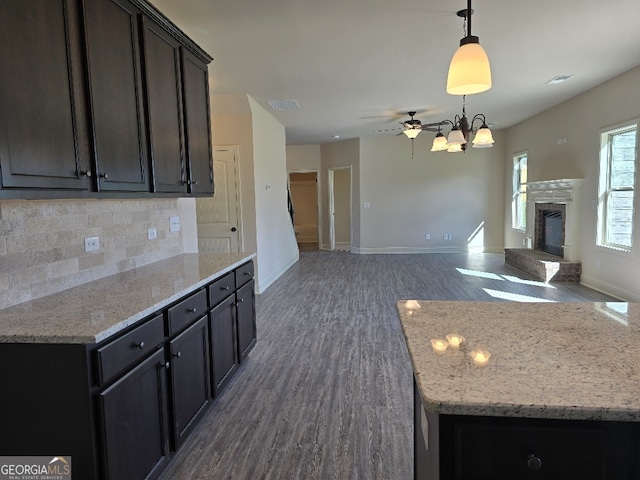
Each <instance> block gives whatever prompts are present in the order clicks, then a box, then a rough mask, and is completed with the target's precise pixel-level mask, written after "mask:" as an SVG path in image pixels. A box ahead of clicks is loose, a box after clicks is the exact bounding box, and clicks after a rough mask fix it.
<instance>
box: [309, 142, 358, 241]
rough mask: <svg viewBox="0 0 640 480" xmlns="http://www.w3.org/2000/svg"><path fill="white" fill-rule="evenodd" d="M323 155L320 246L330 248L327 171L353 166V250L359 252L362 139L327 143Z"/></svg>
mask: <svg viewBox="0 0 640 480" xmlns="http://www.w3.org/2000/svg"><path fill="white" fill-rule="evenodd" d="M320 152H321V155H322V166H321V169H322V171H321V174H320V177H321V181H320V182H319V188H320V185H322V186H323V187H322V190H321V193H322V194H321V198H322V203H321V205H322V206H321V211H322V220H321V221H322V245H321V246H320V248H324V249H327V248H329V218H328V212H329V196H328V192H327V187H326V185H328V182H327V172H328V170H329V169H330V168H334V167H347V166H351V176H352V182H351V198H352V207H351V233H352V237H351V251H352V252H356V253H357V252H358V251H359V248H360V209H359V208H358V206H359V204H360V139H359V138H354V139H350V140H343V141H341V142H333V143H325V144H323V145H321V146H320Z"/></svg>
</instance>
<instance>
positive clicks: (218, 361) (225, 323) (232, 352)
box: [210, 295, 238, 395]
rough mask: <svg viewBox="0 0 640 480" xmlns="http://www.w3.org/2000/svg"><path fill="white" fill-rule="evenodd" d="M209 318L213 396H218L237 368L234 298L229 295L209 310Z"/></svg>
mask: <svg viewBox="0 0 640 480" xmlns="http://www.w3.org/2000/svg"><path fill="white" fill-rule="evenodd" d="M210 316H211V328H210V330H211V365H212V370H213V371H212V376H213V382H212V383H213V394H214V395H218V393H220V392H221V391H222V389H223V388H224V387H225V386H226V385H227V383H228V382H229V380H231V377H233V374H234V373H235V371H236V368H237V367H238V343H237V336H236V298H235V296H234V295H231V296H230V297H229V298H227V299H226V300H225V301H223V302H222V303H220V304H219V305H218V306H217V307H216V308H214V309H213V310H211V314H210Z"/></svg>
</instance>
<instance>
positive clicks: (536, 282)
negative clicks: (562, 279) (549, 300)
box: [502, 275, 556, 290]
mask: <svg viewBox="0 0 640 480" xmlns="http://www.w3.org/2000/svg"><path fill="white" fill-rule="evenodd" d="M502 276H503V277H504V278H505V279H506V280H509V281H510V282H513V283H522V284H523V285H532V286H534V287H542V288H552V289H554V290H555V289H556V287H554V286H553V285H551V284H550V283H545V282H540V281H539V280H525V279H523V278H518V277H514V276H512V275H502Z"/></svg>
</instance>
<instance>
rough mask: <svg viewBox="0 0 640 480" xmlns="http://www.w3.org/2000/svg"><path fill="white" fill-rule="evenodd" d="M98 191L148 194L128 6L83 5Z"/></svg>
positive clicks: (135, 43) (113, 2)
mask: <svg viewBox="0 0 640 480" xmlns="http://www.w3.org/2000/svg"><path fill="white" fill-rule="evenodd" d="M84 5H85V12H86V13H85V22H86V36H87V57H88V59H87V62H88V67H89V91H90V96H91V110H92V111H91V113H92V115H91V117H92V127H93V149H94V156H95V164H96V170H97V172H98V179H97V181H98V189H99V190H101V191H103V190H107V191H108V190H115V191H148V190H149V185H148V182H147V178H146V168H145V163H146V158H147V155H146V141H145V128H146V127H145V124H144V114H143V113H144V112H143V108H142V106H143V102H142V83H141V78H140V52H139V50H140V49H139V36H138V18H139V17H138V16H139V15H140V11H139V10H138V9H137V8H136V7H134V6H133V5H132V4H131V3H130V2H129V1H128V0H85V2H84Z"/></svg>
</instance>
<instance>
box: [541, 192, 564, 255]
mask: <svg viewBox="0 0 640 480" xmlns="http://www.w3.org/2000/svg"><path fill="white" fill-rule="evenodd" d="M535 209H536V211H535V224H534V236H533V238H534V242H533V248H534V249H535V250H542V251H543V252H547V253H550V254H552V255H557V256H558V257H564V241H565V239H564V236H565V217H566V205H565V204H561V203H536V204H535Z"/></svg>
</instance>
